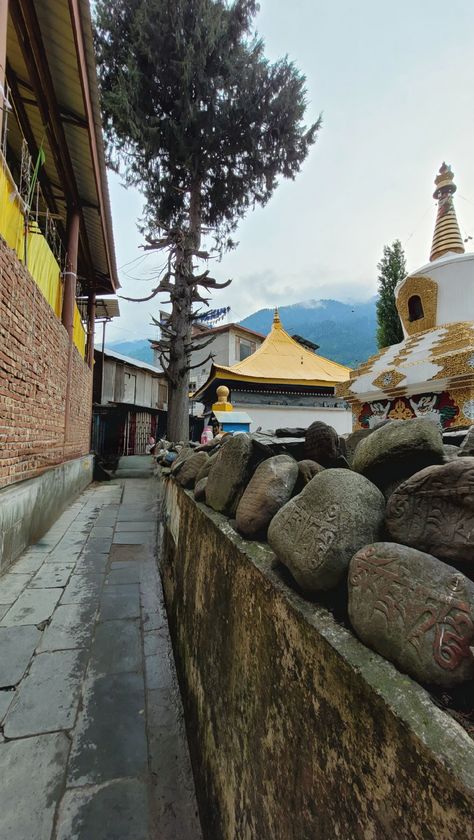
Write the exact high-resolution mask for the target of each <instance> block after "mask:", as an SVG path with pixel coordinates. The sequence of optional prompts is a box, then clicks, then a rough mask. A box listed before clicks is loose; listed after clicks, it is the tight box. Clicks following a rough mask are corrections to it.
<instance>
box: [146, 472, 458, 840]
mask: <svg viewBox="0 0 474 840" xmlns="http://www.w3.org/2000/svg"><path fill="white" fill-rule="evenodd" d="M164 523H165V527H164V553H163V557H162V575H163V582H164V587H165V595H166V600H167V606H168V612H169V618H170V626H171V631H172V637H173V643H174V648H175V656H176V660H177V666H178V673H179V676H180V682H181V687H182V691H183V700H184V705H185V714H186V719H187V728H188V734H189V736H190V742H191V743H190V746H191V753H192V758H193V764H194V770H195V775H196V781H197V787H198V796H199V800H200V808H201V817H202V822H203V826H204V830H205V835H206V837H207V838H208V840H231V838H232V840H237V838H238V840H257V838H258V840H319V838H321V840H332V838H341V840H358V838H360V840H382V838H397V840H403V838H406V840H408V839H409V840H418V838H419V840H444V838H446V840H447V838H454V837H467V836H469V832H470V831H471V830H472V820H473V817H474V743H473V741H472V740H471V739H470V738H469V736H468V735H467V733H466V732H465V731H464V730H463V729H462V728H461V727H460V726H459V725H458V724H457V723H456V722H455V721H454V720H453V719H452V718H451V717H449V716H448V715H446V714H445V713H444V712H443V711H441V710H440V709H438V708H437V707H436V706H435V705H434V704H433V703H432V701H431V700H430V698H429V695H428V694H427V693H426V691H425V690H424V689H423V688H421V687H420V686H419V685H417V684H416V683H414V682H413V681H412V680H411V679H410V678H409V677H406V676H404V675H402V674H400V673H399V672H398V671H397V670H396V669H395V668H394V667H393V666H392V665H391V664H390V663H388V662H386V661H385V660H383V659H382V658H381V657H380V656H378V655H377V654H375V653H373V652H372V651H370V650H369V649H368V648H366V647H365V646H364V645H362V644H361V643H360V642H359V641H358V640H357V639H356V638H355V637H354V636H353V635H352V633H350V632H349V631H348V630H346V629H345V628H343V627H341V626H340V625H338V624H337V623H336V622H335V621H334V619H333V617H332V616H331V615H330V613H328V612H327V611H326V610H325V609H324V608H322V607H320V606H317V605H315V604H312V603H310V602H308V601H305V600H304V599H303V598H301V597H299V596H298V595H297V594H295V593H294V592H293V591H291V590H290V589H289V588H288V587H287V586H286V585H285V583H284V581H283V579H282V578H281V577H280V574H279V571H278V568H277V566H276V564H275V558H274V555H273V554H272V552H271V551H270V550H269V548H268V546H265V545H261V544H259V543H255V542H245V541H244V540H242V539H241V538H240V537H239V536H238V535H237V534H236V533H235V532H234V531H233V530H232V529H231V527H230V525H229V522H228V520H226V519H225V518H224V517H223V516H220V515H219V514H216V513H214V512H213V511H211V510H210V509H209V508H207V507H205V506H204V505H198V504H196V503H195V502H194V500H193V499H192V497H191V496H190V495H189V494H188V493H186V492H185V491H183V490H182V489H181V488H179V487H177V485H176V484H174V483H173V482H171V481H167V482H166V484H165V491H164Z"/></svg>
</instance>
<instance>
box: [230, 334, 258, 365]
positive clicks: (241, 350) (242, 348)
mask: <svg viewBox="0 0 474 840" xmlns="http://www.w3.org/2000/svg"><path fill="white" fill-rule="evenodd" d="M256 349H257V345H256V342H255V341H249V340H248V339H247V338H240V337H239V336H236V338H235V357H236V359H237V360H238V361H239V362H243V360H244V359H247V358H248V356H251V355H252V353H255V350H256Z"/></svg>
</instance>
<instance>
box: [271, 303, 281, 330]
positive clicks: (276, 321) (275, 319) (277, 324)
mask: <svg viewBox="0 0 474 840" xmlns="http://www.w3.org/2000/svg"><path fill="white" fill-rule="evenodd" d="M273 326H274V327H281V321H280V316H279V314H278V307H277V306H275V311H274V313H273Z"/></svg>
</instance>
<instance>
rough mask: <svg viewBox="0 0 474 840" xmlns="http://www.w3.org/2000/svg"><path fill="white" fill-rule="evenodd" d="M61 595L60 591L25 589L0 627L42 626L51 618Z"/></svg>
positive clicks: (61, 591) (4, 617)
mask: <svg viewBox="0 0 474 840" xmlns="http://www.w3.org/2000/svg"><path fill="white" fill-rule="evenodd" d="M17 577H19V575H17ZM62 594H63V590H62V589H25V590H24V592H22V594H21V595H20V597H19V598H18V599H17V600H16V601H15V603H14V604H13V605H12V606H11V607H10V609H9V610H8V612H7V613H5V615H4V616H3V618H2V620H1V622H0V625H2V626H10V627H11V626H12V625H19V624H42V622H43V621H47V619H48V618H51V615H52V614H53V610H54V608H55V606H56V604H57V603H58V601H59V599H60V597H61V595H62Z"/></svg>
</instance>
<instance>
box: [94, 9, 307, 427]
mask: <svg viewBox="0 0 474 840" xmlns="http://www.w3.org/2000/svg"><path fill="white" fill-rule="evenodd" d="M257 11H258V5H257V3H256V2H255V0H234V2H227V1H226V0H115V2H114V3H110V2H109V0H97V3H96V19H95V23H96V49H97V57H98V66H99V78H100V85H101V93H102V104H103V114H104V125H105V132H106V137H107V139H108V141H109V148H110V153H111V159H112V162H113V164H114V165H116V166H117V167H118V166H120V165H122V166H124V169H125V179H126V181H127V183H130V184H134V185H137V186H138V187H139V188H140V190H141V191H142V192H143V194H144V197H145V210H144V220H143V233H144V236H145V240H146V243H147V245H146V247H148V248H151V249H165V250H166V251H167V254H168V261H167V268H166V270H165V272H164V275H163V276H162V277H160V278H159V279H160V282H159V284H158V286H157V287H156V289H155V290H154V293H155V294H158V292H165V293H167V294H169V296H170V301H171V303H172V313H171V316H170V320H169V322H168V324H166V325H165V326H164V331H163V338H162V345H161V350H162V362H163V367H164V369H165V371H166V373H167V376H168V378H169V381H170V385H171V387H170V389H169V391H170V398H169V412H168V413H169V417H168V419H169V424H168V434H169V436H170V437H172V438H175V439H177V438H180V437H187V390H188V380H189V375H188V372H189V356H190V353H191V351H192V350H193V349H196V347H195V345H193V342H192V340H191V326H192V320H193V314H192V313H193V305H195V304H196V303H198V304H207V302H208V298H206V297H203V296H202V295H201V294H200V291H199V290H200V289H201V290H202V289H204V290H205V293H209V292H210V291H211V290H212V289H215V288H222V284H218V283H217V282H216V280H214V279H213V278H212V277H210V275H209V271H208V270H205V271H203V270H202V269H198V265H199V260H200V259H204V260H207V259H208V258H209V257H210V256H211V255H212V254H214V256H216V255H220V254H222V252H223V251H224V250H225V249H226V248H230V247H233V246H234V243H233V242H232V240H231V234H232V232H233V231H234V230H235V228H236V226H237V224H238V222H239V220H240V219H241V218H242V217H243V216H244V215H245V213H246V212H247V211H248V209H249V208H252V207H255V206H256V205H265V204H266V203H267V202H268V200H269V199H270V197H271V196H272V194H273V192H274V190H275V188H276V186H277V184H278V179H279V177H280V176H283V177H284V178H294V177H295V175H296V174H297V173H298V172H299V170H300V167H301V164H302V162H303V161H304V159H305V157H306V156H307V154H308V151H309V148H310V146H311V145H312V143H314V141H315V139H316V134H317V131H318V128H319V126H320V120H318V121H317V122H316V123H314V124H313V125H311V126H310V127H306V126H305V124H304V121H303V120H304V113H305V109H306V98H305V79H304V76H302V74H301V73H300V72H299V71H298V70H297V69H296V67H295V66H294V64H293V63H292V62H290V61H289V60H288V59H287V58H284V59H281V60H280V61H277V62H276V63H274V64H271V63H270V62H269V61H268V60H267V59H266V58H265V55H264V46H263V43H262V41H261V40H260V39H259V38H257V37H256V35H255V34H254V33H253V20H254V17H255V15H256V13H257ZM203 236H204V238H205V246H204V247H202V246H201V239H202V237H203ZM199 271H200V273H199ZM228 282H230V281H228ZM224 285H225V284H224ZM202 346H203V345H201V349H202Z"/></svg>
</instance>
